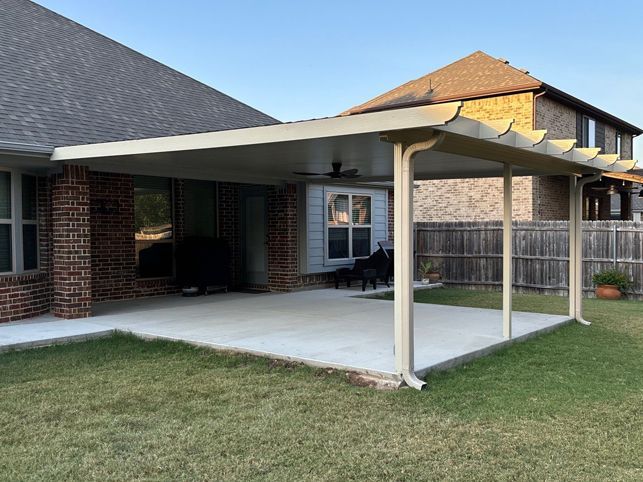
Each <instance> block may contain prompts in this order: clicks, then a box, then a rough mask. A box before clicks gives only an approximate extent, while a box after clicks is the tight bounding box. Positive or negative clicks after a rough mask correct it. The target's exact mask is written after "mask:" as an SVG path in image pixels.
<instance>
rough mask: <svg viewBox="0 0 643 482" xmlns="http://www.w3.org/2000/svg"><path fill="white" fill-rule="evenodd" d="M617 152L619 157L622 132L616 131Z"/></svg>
mask: <svg viewBox="0 0 643 482" xmlns="http://www.w3.org/2000/svg"><path fill="white" fill-rule="evenodd" d="M616 154H618V157H621V133H620V132H617V133H616Z"/></svg>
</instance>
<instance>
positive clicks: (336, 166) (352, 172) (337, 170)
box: [293, 161, 360, 179]
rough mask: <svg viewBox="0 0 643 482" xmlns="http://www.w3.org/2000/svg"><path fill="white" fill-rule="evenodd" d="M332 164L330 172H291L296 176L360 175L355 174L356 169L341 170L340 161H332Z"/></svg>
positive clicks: (353, 177)
mask: <svg viewBox="0 0 643 482" xmlns="http://www.w3.org/2000/svg"><path fill="white" fill-rule="evenodd" d="M332 166H333V170H332V171H330V172H324V173H321V172H293V174H297V175H298V176H328V177H330V178H331V179H342V178H343V179H355V178H356V177H360V175H359V174H357V171H358V169H347V170H345V171H342V163H341V162H337V161H336V162H333V163H332Z"/></svg>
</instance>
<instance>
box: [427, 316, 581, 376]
mask: <svg viewBox="0 0 643 482" xmlns="http://www.w3.org/2000/svg"><path fill="white" fill-rule="evenodd" d="M574 321H575V320H574V319H573V318H568V319H566V320H563V321H560V322H558V323H555V324H553V325H549V326H546V327H544V328H541V329H539V330H537V331H532V332H529V333H525V334H524V335H520V336H517V337H515V338H512V339H510V340H501V341H499V342H498V343H495V344H493V345H491V346H487V347H484V348H481V349H479V350H476V351H472V352H470V353H467V354H465V355H461V356H458V357H454V358H451V359H449V360H446V361H443V362H440V363H437V364H435V365H431V366H429V367H424V368H419V369H417V370H416V371H415V374H416V375H417V376H418V377H419V378H423V377H425V376H427V375H428V374H430V373H431V372H439V371H445V370H450V369H451V368H456V367H458V366H461V365H464V364H465V363H468V362H470V361H473V360H476V359H478V358H482V357H484V356H487V355H490V354H492V353H494V352H496V351H499V350H501V349H503V348H505V347H508V346H511V345H513V344H514V343H518V342H522V341H526V340H529V339H531V338H536V337H538V336H540V335H544V334H546V333H550V332H552V331H555V330H557V329H559V328H561V327H562V326H565V325H569V324H572V323H574Z"/></svg>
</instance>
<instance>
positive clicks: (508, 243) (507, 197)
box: [502, 164, 513, 338]
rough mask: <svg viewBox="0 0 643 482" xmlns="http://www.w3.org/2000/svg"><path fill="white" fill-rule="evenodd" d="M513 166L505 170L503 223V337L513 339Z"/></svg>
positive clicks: (508, 165)
mask: <svg viewBox="0 0 643 482" xmlns="http://www.w3.org/2000/svg"><path fill="white" fill-rule="evenodd" d="M512 177H513V176H512V169H511V164H505V168H504V189H503V191H504V192H503V200H504V213H503V214H504V216H503V223H502V336H504V337H505V338H511V308H512V301H513V300H512V289H513V246H512V242H513V236H512V234H513V228H512V225H511V218H512V193H511V180H512Z"/></svg>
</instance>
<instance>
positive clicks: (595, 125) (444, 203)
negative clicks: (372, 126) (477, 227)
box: [344, 51, 643, 221]
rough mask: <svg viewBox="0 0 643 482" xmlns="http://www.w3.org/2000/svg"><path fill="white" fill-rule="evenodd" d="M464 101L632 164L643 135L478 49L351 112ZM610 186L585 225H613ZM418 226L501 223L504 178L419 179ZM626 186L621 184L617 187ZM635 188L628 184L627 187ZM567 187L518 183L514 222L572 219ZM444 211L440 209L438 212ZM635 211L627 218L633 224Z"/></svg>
mask: <svg viewBox="0 0 643 482" xmlns="http://www.w3.org/2000/svg"><path fill="white" fill-rule="evenodd" d="M454 100H462V101H463V102H464V105H463V108H462V112H461V113H462V115H465V116H467V117H470V118H473V119H476V120H480V121H490V120H500V119H511V118H513V119H514V120H515V123H514V127H513V128H514V129H516V130H535V129H545V130H547V132H548V135H549V136H550V137H551V138H555V139H577V147H600V148H601V149H602V153H605V154H618V156H619V158H620V159H632V158H633V138H634V136H637V135H639V134H641V133H642V132H643V131H641V129H639V128H638V127H636V126H633V125H632V124H629V123H627V122H625V121H623V120H621V119H619V118H618V117H615V116H613V115H611V114H609V113H607V112H605V111H603V110H600V109H598V108H596V107H594V106H592V105H590V104H589V103H587V102H585V101H583V100H580V99H577V98H575V97H573V96H571V95H569V94H567V93H565V92H563V91H561V90H559V89H556V88H555V87H552V86H551V85H549V84H546V83H544V82H542V81H540V80H538V79H536V78H535V77H533V76H531V75H529V72H527V71H526V70H524V69H518V68H515V67H513V66H511V65H510V64H509V62H508V61H506V60H504V59H496V58H493V57H491V56H489V55H487V54H486V53H484V52H481V51H477V52H474V53H473V54H471V55H469V56H467V57H464V58H462V59H460V60H457V61H455V62H453V63H451V64H449V65H447V66H445V67H443V68H441V69H438V70H436V71H435V72H432V73H429V74H427V75H425V76H422V77H420V78H418V79H415V80H412V81H410V82H407V83H405V84H403V85H401V86H399V87H396V88H395V89H392V90H390V91H389V92H386V93H384V94H382V95H380V96H378V97H375V98H374V99H372V100H369V101H368V102H365V103H363V104H360V105H358V106H355V107H353V108H351V109H349V110H348V111H346V112H345V113H344V114H354V113H360V112H371V111H380V110H387V109H396V108H402V107H409V106H416V105H424V104H437V103H442V102H452V101H454ZM612 183H613V182H612V181H610V180H607V181H605V180H604V181H603V182H602V183H597V184H595V185H594V186H595V187H598V188H599V189H598V190H595V189H588V190H587V192H588V195H587V196H586V201H585V213H584V217H585V218H586V219H610V198H609V195H607V194H606V192H607V190H606V189H601V188H606V187H608V186H609V185H610V184H612ZM418 185H419V187H418V188H417V189H416V191H415V220H416V221H467V220H493V219H501V218H502V196H501V195H500V194H501V193H502V180H501V179H458V180H429V181H418ZM618 185H619V186H620V185H622V183H618ZM630 185H631V183H626V184H625V187H628V186H630ZM568 192H569V189H568V181H567V179H566V178H564V177H551V176H549V177H521V178H516V179H514V207H513V210H514V218H515V219H519V220H562V219H568V216H569V213H568ZM437 205H439V206H440V208H439V209H435V208H434V206H437ZM631 216H632V213H631V211H628V212H627V213H624V218H625V219H630V218H631Z"/></svg>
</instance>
